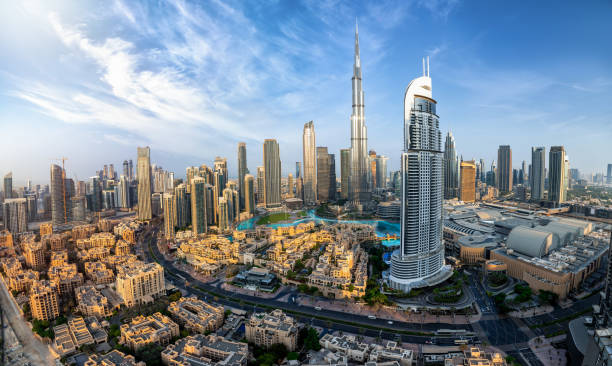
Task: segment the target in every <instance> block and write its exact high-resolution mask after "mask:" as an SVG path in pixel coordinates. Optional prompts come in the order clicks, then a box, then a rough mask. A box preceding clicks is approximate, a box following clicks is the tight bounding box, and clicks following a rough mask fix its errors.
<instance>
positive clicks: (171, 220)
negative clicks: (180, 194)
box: [162, 193, 176, 239]
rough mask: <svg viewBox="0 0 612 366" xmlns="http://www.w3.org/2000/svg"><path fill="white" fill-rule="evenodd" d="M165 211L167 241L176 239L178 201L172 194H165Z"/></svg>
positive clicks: (163, 205)
mask: <svg viewBox="0 0 612 366" xmlns="http://www.w3.org/2000/svg"><path fill="white" fill-rule="evenodd" d="M162 207H163V210H164V234H165V235H166V239H174V227H175V226H176V201H175V197H174V195H173V194H171V193H164V195H163V204H162Z"/></svg>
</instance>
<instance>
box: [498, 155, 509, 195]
mask: <svg viewBox="0 0 612 366" xmlns="http://www.w3.org/2000/svg"><path fill="white" fill-rule="evenodd" d="M497 163H498V167H497V174H496V175H497V188H498V189H499V192H500V193H508V192H512V149H511V148H510V145H499V149H498V150H497Z"/></svg>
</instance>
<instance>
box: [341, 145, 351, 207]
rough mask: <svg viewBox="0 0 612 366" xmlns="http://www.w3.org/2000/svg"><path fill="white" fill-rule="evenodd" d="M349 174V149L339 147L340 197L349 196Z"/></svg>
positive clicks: (345, 197)
mask: <svg viewBox="0 0 612 366" xmlns="http://www.w3.org/2000/svg"><path fill="white" fill-rule="evenodd" d="M350 174H351V149H340V198H342V199H343V200H347V199H348V198H349V177H350Z"/></svg>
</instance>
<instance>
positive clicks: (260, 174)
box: [257, 166, 265, 203]
mask: <svg viewBox="0 0 612 366" xmlns="http://www.w3.org/2000/svg"><path fill="white" fill-rule="evenodd" d="M257 203H265V200H264V167H263V166H258V167H257Z"/></svg>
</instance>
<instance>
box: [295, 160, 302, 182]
mask: <svg viewBox="0 0 612 366" xmlns="http://www.w3.org/2000/svg"><path fill="white" fill-rule="evenodd" d="M301 170H302V169H301V166H300V162H299V161H296V162H295V179H298V178H299V177H301V176H302V172H301Z"/></svg>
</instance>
